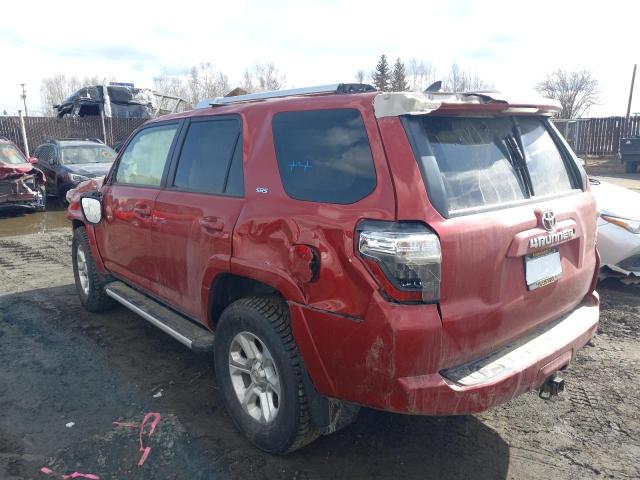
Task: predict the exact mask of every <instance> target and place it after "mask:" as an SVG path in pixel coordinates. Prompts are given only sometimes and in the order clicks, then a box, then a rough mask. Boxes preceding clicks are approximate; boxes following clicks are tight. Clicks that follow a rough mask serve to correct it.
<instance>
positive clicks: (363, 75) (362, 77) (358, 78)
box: [356, 70, 367, 83]
mask: <svg viewBox="0 0 640 480" xmlns="http://www.w3.org/2000/svg"><path fill="white" fill-rule="evenodd" d="M366 77H367V74H366V73H365V72H364V70H358V71H357V72H356V83H364V80H365V78H366Z"/></svg>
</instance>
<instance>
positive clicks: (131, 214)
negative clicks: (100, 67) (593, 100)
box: [68, 84, 599, 453]
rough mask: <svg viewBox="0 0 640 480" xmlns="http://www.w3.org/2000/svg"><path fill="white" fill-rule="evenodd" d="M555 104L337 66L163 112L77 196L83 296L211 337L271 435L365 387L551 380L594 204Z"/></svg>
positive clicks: (279, 445) (266, 444) (317, 421)
mask: <svg viewBox="0 0 640 480" xmlns="http://www.w3.org/2000/svg"><path fill="white" fill-rule="evenodd" d="M557 110H558V105H557V104H556V103H555V102H554V101H552V100H548V99H518V98H510V97H506V96H502V95H500V94H496V93H465V94H447V93H439V92H426V93H409V92H402V93H380V92H376V91H373V89H372V88H371V87H369V86H366V85H360V84H340V85H335V86H325V87H321V88H320V87H319V88H306V89H299V90H291V91H279V92H271V93H261V94H250V95H244V96H240V97H233V98H218V99H214V100H211V101H209V102H204V104H203V105H202V106H201V108H198V109H196V110H193V111H190V112H185V113H180V114H174V115H168V116H164V117H161V118H158V119H155V120H151V121H149V122H147V123H146V124H145V125H144V126H142V127H141V128H140V129H138V130H137V131H136V132H134V133H133V134H132V135H131V136H130V138H129V140H128V141H127V143H126V144H124V145H123V147H122V149H121V151H120V153H119V154H118V157H117V159H116V161H115V162H114V165H113V167H112V168H111V170H110V172H109V173H108V174H107V176H106V177H105V179H104V180H90V181H88V182H84V183H82V184H81V185H80V186H79V187H78V188H76V189H74V190H73V191H72V192H71V193H70V195H69V196H68V198H69V199H70V206H69V211H68V216H69V218H71V219H72V221H73V232H74V235H73V246H72V254H73V270H74V275H75V280H76V286H77V290H78V293H79V296H80V300H81V302H82V304H83V305H84V306H85V307H86V308H87V309H88V310H90V311H99V310H105V309H108V308H110V307H112V306H114V305H115V304H116V302H117V303H120V304H122V305H124V306H126V307H127V308H129V309H131V310H133V311H134V312H136V313H138V314H139V315H141V316H142V317H144V318H145V319H146V320H148V321H149V322H151V323H152V324H154V325H155V326H157V327H158V328H160V329H161V330H163V331H164V332H166V333H167V334H169V335H171V336H173V337H174V338H175V339H177V340H178V341H179V342H181V343H183V344H184V345H186V346H187V347H189V348H191V349H193V350H197V351H206V352H209V351H211V352H212V355H213V359H214V363H215V372H216V378H217V381H218V383H219V385H220V387H221V394H222V396H223V398H224V402H225V404H226V407H227V409H228V411H229V413H230V415H231V417H232V419H233V420H234V422H235V423H236V425H237V426H238V428H239V429H240V430H241V431H242V432H243V433H244V434H245V435H246V436H247V438H248V439H249V440H250V441H251V442H253V443H254V444H255V445H256V446H258V447H259V448H261V449H263V450H265V451H267V452H271V453H285V452H290V451H292V450H295V449H297V448H300V447H302V446H304V445H305V444H307V443H309V442H310V441H312V440H313V439H314V438H316V437H317V436H318V435H319V434H321V433H330V432H333V431H335V430H336V429H338V428H341V427H342V426H344V425H347V424H348V423H349V422H351V421H353V419H354V418H355V415H356V413H357V411H358V409H359V406H361V405H362V406H367V407H373V408H377V409H382V410H388V411H393V412H399V413H410V414H424V415H452V414H466V413H471V412H479V411H482V410H485V409H487V408H490V407H492V406H494V405H498V404H500V403H503V402H506V401H508V400H510V399H512V398H514V397H516V396H518V395H520V394H522V393H523V392H526V391H529V390H532V389H537V388H541V389H542V390H541V392H546V393H547V394H554V393H557V391H558V390H560V389H561V387H562V382H561V381H560V380H559V378H558V377H557V376H556V372H558V371H559V370H562V369H564V368H565V367H566V366H567V365H568V364H569V363H570V361H571V360H572V359H573V357H574V356H575V354H576V351H577V350H578V349H579V348H581V347H582V346H583V345H584V344H585V343H587V342H588V341H589V339H590V338H591V337H592V336H593V335H594V333H595V330H596V326H597V322H598V314H599V301H598V295H597V293H596V292H595V291H594V288H595V283H596V279H597V273H598V263H599V260H598V254H597V252H596V248H595V242H596V207H595V202H594V199H593V198H592V196H591V194H590V193H589V186H588V182H587V177H586V175H585V172H584V170H583V168H582V167H581V165H580V164H579V162H578V161H577V159H576V157H575V155H574V153H573V152H572V151H571V149H570V148H569V146H568V145H567V143H566V142H565V141H564V139H563V138H562V136H561V135H559V134H558V132H557V131H556V129H555V128H554V127H553V124H552V123H551V122H550V121H549V116H550V115H551V114H552V113H553V112H556V111H557Z"/></svg>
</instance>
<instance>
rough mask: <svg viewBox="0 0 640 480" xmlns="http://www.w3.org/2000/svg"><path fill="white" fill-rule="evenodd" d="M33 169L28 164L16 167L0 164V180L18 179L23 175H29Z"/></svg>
mask: <svg viewBox="0 0 640 480" xmlns="http://www.w3.org/2000/svg"><path fill="white" fill-rule="evenodd" d="M31 170H33V167H32V166H31V164H30V163H21V164H18V165H14V164H9V163H4V162H0V180H2V179H5V178H11V177H18V176H20V175H24V174H25V173H30V172H31Z"/></svg>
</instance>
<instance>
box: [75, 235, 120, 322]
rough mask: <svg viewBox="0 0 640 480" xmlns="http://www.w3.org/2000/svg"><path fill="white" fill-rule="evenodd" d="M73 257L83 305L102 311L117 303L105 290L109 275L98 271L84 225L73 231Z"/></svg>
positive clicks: (77, 286) (89, 308)
mask: <svg viewBox="0 0 640 480" xmlns="http://www.w3.org/2000/svg"><path fill="white" fill-rule="evenodd" d="M71 257H72V263H73V276H74V278H75V281H76V290H77V291H78V296H79V297H80V303H82V306H83V307H84V308H86V309H87V310H89V311H90V312H102V311H104V310H109V309H110V308H113V307H114V306H115V305H116V302H115V300H113V299H112V298H111V297H109V296H108V295H107V294H106V293H105V291H104V285H105V284H106V283H107V281H108V277H107V276H105V275H102V274H101V273H100V272H99V271H98V266H97V265H96V261H95V259H94V258H93V254H92V253H91V248H90V246H89V238H88V237H87V231H86V230H85V228H84V227H79V228H76V229H75V230H74V231H73V242H72V244H71Z"/></svg>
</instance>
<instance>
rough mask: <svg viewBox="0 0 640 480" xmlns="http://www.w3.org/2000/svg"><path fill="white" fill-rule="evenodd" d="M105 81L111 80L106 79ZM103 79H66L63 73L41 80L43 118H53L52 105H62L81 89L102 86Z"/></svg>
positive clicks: (95, 76) (96, 77)
mask: <svg viewBox="0 0 640 480" xmlns="http://www.w3.org/2000/svg"><path fill="white" fill-rule="evenodd" d="M106 80H111V78H107V79H106ZM104 81H105V78H104V77H99V76H98V75H93V76H87V77H84V78H83V79H80V77H77V76H75V75H74V76H70V77H67V76H66V75H65V74H64V73H56V74H54V75H51V76H50V77H46V78H44V79H42V82H41V84H40V101H41V103H42V112H43V114H44V115H45V116H55V114H56V112H55V110H54V109H53V106H54V105H58V104H60V103H62V101H63V100H64V99H66V98H67V97H68V96H69V95H71V94H72V93H74V92H76V91H77V90H79V89H80V88H82V87H85V86H89V85H102V83H103V82H104Z"/></svg>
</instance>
